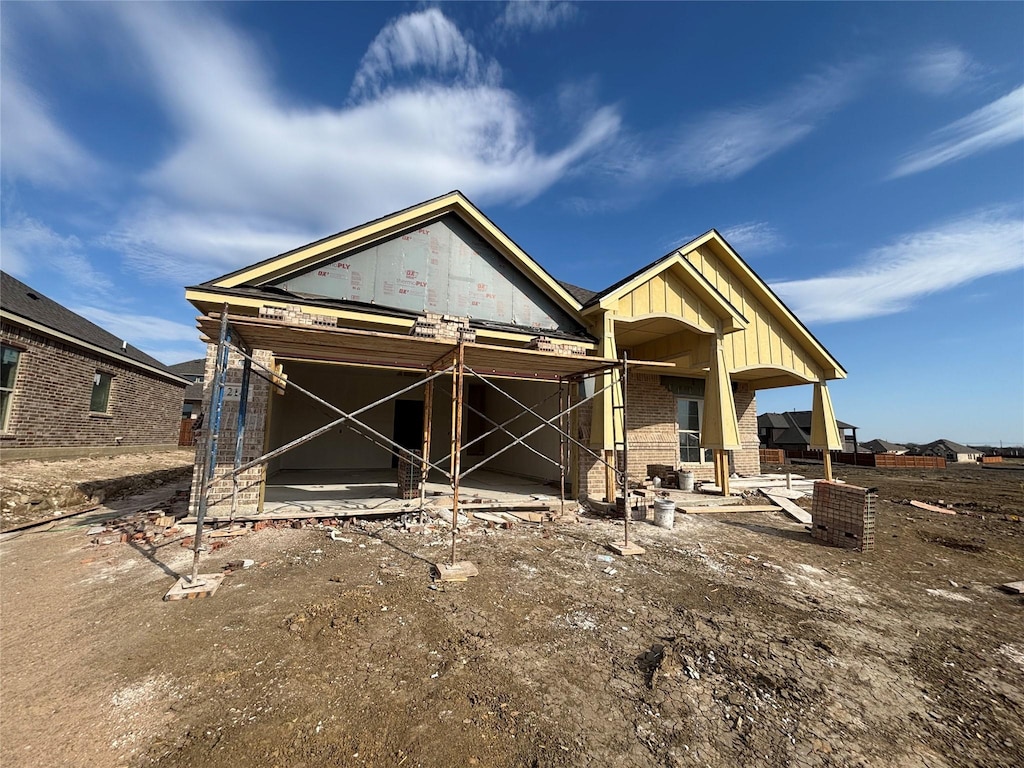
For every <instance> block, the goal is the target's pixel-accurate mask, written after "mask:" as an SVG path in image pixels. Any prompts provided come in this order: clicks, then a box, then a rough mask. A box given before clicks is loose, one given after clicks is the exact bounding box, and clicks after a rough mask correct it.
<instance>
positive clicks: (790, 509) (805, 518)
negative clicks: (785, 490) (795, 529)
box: [766, 494, 811, 525]
mask: <svg viewBox="0 0 1024 768" xmlns="http://www.w3.org/2000/svg"><path fill="white" fill-rule="evenodd" d="M766 495H767V496H768V498H769V499H771V500H772V501H773V502H775V503H776V504H778V505H779V506H780V507H782V511H783V512H785V513H786V514H787V515H789V516H790V517H792V518H793V519H794V520H796V521H797V522H798V523H803V524H804V525H810V524H811V514H810V512H808V511H807V510H806V509H804V508H802V507H798V506H797V505H796V504H794V503H793V502H792V501H790V500H789V499H785V498H783V497H782V496H775V495H774V494H766Z"/></svg>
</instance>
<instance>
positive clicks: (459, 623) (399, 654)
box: [0, 467, 1024, 768]
mask: <svg viewBox="0 0 1024 768" xmlns="http://www.w3.org/2000/svg"><path fill="white" fill-rule="evenodd" d="M769 469H770V468H768V467H766V468H765V470H766V471H769ZM794 469H795V470H796V471H799V472H801V473H802V474H805V475H807V476H808V477H811V476H814V473H815V472H816V470H815V468H812V467H798V468H794ZM837 475H838V476H839V477H841V478H843V479H846V480H848V481H849V482H851V483H855V484H858V485H865V486H870V487H877V488H878V489H879V498H880V502H879V505H878V506H879V511H878V524H877V549H876V551H874V552H870V553H858V552H852V551H847V550H841V549H836V548H830V547H826V546H822V545H821V544H819V543H817V542H815V541H813V540H812V539H811V538H810V535H809V533H808V532H807V531H806V530H805V529H804V527H803V526H801V525H800V524H797V523H793V522H791V521H789V520H788V518H785V517H783V516H782V515H781V514H780V513H741V512H737V513H729V514H710V515H708V514H705V515H678V516H677V522H676V526H675V529H674V530H664V529H660V528H656V527H654V526H651V525H647V524H644V523H637V524H635V528H634V533H635V538H636V539H637V540H638V541H639V543H641V544H642V545H643V546H644V547H646V550H647V551H646V554H644V555H643V556H640V557H635V558H619V557H614V558H612V559H611V561H610V562H608V554H609V553H608V551H607V550H606V549H605V546H604V545H605V544H606V543H608V542H610V541H614V540H615V539H616V538H619V536H620V532H621V522H618V523H616V522H614V521H611V520H603V519H590V518H581V519H580V520H578V521H577V520H575V519H574V520H572V521H566V522H556V523H549V524H545V525H544V526H534V525H528V524H522V525H517V526H515V527H514V528H512V529H511V530H496V529H495V530H491V529H485V528H483V527H482V526H480V525H474V526H473V527H471V528H467V529H466V530H465V531H464V532H463V533H462V535H460V543H459V556H460V558H465V559H469V560H472V561H473V562H474V563H476V565H477V566H478V568H479V571H480V574H479V576H477V577H475V578H472V579H470V580H469V581H467V582H465V583H447V584H439V583H434V582H432V581H431V578H430V573H431V563H433V562H437V561H441V560H443V558H445V557H446V556H447V552H448V550H447V545H448V538H447V537H445V536H442V535H433V534H431V535H424V534H413V533H407V532H404V531H402V530H398V529H396V528H394V527H392V526H391V525H390V524H389V523H387V522H385V521H364V522H362V523H359V524H356V525H352V526H350V527H348V528H346V529H345V530H343V531H342V532H341V533H340V535H339V536H338V540H332V539H331V538H330V537H329V536H328V535H327V533H326V532H325V531H323V530H317V529H311V528H307V529H302V530H292V529H266V530H262V531H259V532H254V533H250V534H248V535H245V536H240V537H238V538H237V539H233V540H231V541H230V544H228V545H227V546H226V547H224V548H222V549H219V550H217V551H215V552H211V553H210V554H208V555H206V556H205V558H204V560H203V571H207V572H215V571H219V570H220V569H221V567H222V566H223V565H224V564H226V563H227V562H229V561H232V560H239V559H243V558H248V559H252V560H253V561H254V565H253V566H252V567H251V568H248V569H238V570H235V571H233V572H232V573H231V574H230V575H229V576H227V578H226V580H225V582H224V585H223V586H222V587H221V588H220V590H219V591H218V592H217V594H216V595H215V596H214V597H212V598H209V599H203V600H193V601H183V602H163V601H162V600H161V598H162V596H163V594H164V593H165V592H166V591H167V589H168V588H169V587H170V586H171V584H172V583H173V581H174V579H175V577H176V576H177V575H179V574H181V573H184V572H186V571H187V569H188V568H189V566H190V562H191V551H190V550H188V549H185V548H183V547H182V546H180V542H178V541H164V542H160V543H158V544H144V543H143V544H138V543H128V544H122V543H112V544H102V545H97V544H92V543H90V542H91V540H92V539H91V537H90V536H89V535H87V533H86V531H87V530H88V528H89V526H91V525H94V524H95V523H96V520H97V519H98V518H97V516H96V515H95V514H90V515H88V516H86V517H85V518H83V519H79V518H74V519H73V521H62V524H60V525H56V526H54V528H52V529H51V530H49V531H46V532H42V533H33V534H25V535H22V536H20V537H19V538H16V539H14V540H10V541H6V542H4V543H2V544H0V579H2V581H0V608H2V635H0V651H2V653H0V674H2V676H0V718H2V728H0V763H2V764H3V765H4V766H5V767H11V768H13V767H15V766H25V767H29V766H32V767H37V766H38V767H42V766H53V765H75V766H77V765H83V766H84V765H88V766H96V767H97V768H102V767H104V766H138V765H160V766H194V767H195V768H202V767H205V766H210V767H211V768H212V767H215V766H217V767H219V766H224V767H225V768H227V767H228V766H230V767H231V768H237V766H239V765H253V766H268V767H269V766H281V768H284V767H285V766H288V768H300V767H302V766H306V767H307V768H312V767H313V766H349V765H351V766H362V765H365V766H407V767H408V766H461V765H478V766H691V765H692V766H714V767H716V768H717V767H719V766H721V767H722V768H725V767H726V766H738V765H742V766H753V765H764V766H868V765H870V766H901V767H903V766H933V767H937V766H1000V767H1002V766H1010V765H1022V764H1024V729H1022V728H1021V724H1022V722H1024V633H1022V628H1024V599H1022V598H1021V597H1020V596H1014V595H1009V594H1005V593H1003V592H1001V591H999V590H997V589H995V588H994V585H997V584H1000V583H1003V582H1008V581H1012V580H1018V579H1022V578H1024V522H1021V521H1020V516H1021V515H1024V471H1012V470H992V469H982V468H980V467H967V468H959V467H953V468H950V469H949V470H944V471H939V470H929V471H912V470H874V469H857V470H855V469H848V468H837ZM174 490H176V488H175V487H174V486H168V487H166V488H162V489H157V490H156V491H153V492H151V494H150V498H151V499H152V502H153V505H154V506H155V507H158V506H159V504H160V501H161V499H162V498H163V499H165V498H167V495H168V494H169V493H171V492H172V491H174ZM907 499H918V500H921V501H927V502H931V503H936V502H938V501H939V500H942V502H943V503H948V504H953V505H954V506H955V507H956V508H957V509H958V510H959V511H960V512H961V514H957V515H942V514H938V513H934V512H928V511H923V510H919V509H916V508H913V507H911V506H909V505H907V504H904V503H903V502H904V501H905V500H907ZM133 501H137V500H133Z"/></svg>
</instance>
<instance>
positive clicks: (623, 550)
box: [608, 541, 647, 557]
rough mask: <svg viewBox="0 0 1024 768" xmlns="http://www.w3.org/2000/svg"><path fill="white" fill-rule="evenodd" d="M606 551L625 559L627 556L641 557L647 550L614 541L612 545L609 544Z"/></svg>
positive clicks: (631, 544)
mask: <svg viewBox="0 0 1024 768" xmlns="http://www.w3.org/2000/svg"><path fill="white" fill-rule="evenodd" d="M608 549H610V550H611V551H612V552H614V553H615V554H617V555H622V556H623V557H626V556H628V555H642V554H643V553H644V552H646V551H647V550H646V549H644V548H643V547H638V546H637V545H636V544H633V543H632V542H630V543H629V544H627V543H626V542H624V541H616V542H615V543H614V544H609V545H608Z"/></svg>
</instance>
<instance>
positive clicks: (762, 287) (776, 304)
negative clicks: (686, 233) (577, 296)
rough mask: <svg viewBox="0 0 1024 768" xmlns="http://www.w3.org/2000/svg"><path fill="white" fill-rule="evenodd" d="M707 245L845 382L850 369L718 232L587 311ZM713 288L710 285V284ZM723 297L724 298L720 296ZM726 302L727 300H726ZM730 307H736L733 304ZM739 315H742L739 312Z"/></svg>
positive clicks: (624, 283)
mask: <svg viewBox="0 0 1024 768" xmlns="http://www.w3.org/2000/svg"><path fill="white" fill-rule="evenodd" d="M707 243H714V244H715V245H716V246H718V254H717V255H719V256H720V257H723V256H724V257H725V258H724V260H725V261H726V262H727V266H728V267H729V268H730V270H731V271H733V272H734V273H735V274H736V275H737V276H738V277H739V278H740V280H741V281H742V282H743V283H744V285H746V286H747V287H748V288H749V289H750V290H751V291H752V292H753V293H754V294H755V295H756V296H757V298H758V299H759V300H760V301H761V303H763V304H764V305H765V306H766V307H768V309H769V310H770V311H771V312H772V313H773V314H774V315H776V316H778V317H779V318H780V319H781V320H782V321H783V323H784V324H785V325H786V326H788V330H789V331H790V332H791V333H792V334H793V335H794V337H795V338H797V339H799V340H801V341H803V342H805V343H806V345H807V346H808V348H809V349H810V350H812V351H813V352H814V353H815V354H816V355H817V356H818V357H820V358H821V360H822V361H824V362H825V363H827V364H828V366H830V367H831V368H833V369H834V371H835V373H836V376H835V377H834V378H845V377H846V369H845V368H843V366H841V365H840V364H839V361H838V360H836V359H835V358H834V357H833V356H832V354H831V353H830V352H829V351H828V350H827V349H826V348H825V346H824V345H823V344H822V343H821V342H820V341H818V339H817V338H816V337H815V336H814V334H813V333H811V332H810V330H808V328H807V326H805V325H804V324H803V322H801V321H800V319H799V318H798V317H797V316H796V315H795V314H794V313H793V311H792V310H791V309H790V308H789V307H787V306H786V305H785V303H784V302H783V301H782V299H780V298H779V297H778V296H777V295H776V294H775V292H774V291H773V290H772V289H771V288H770V287H768V284H767V283H766V282H764V280H762V279H761V278H760V277H759V276H758V275H757V273H756V272H754V270H752V269H751V268H750V266H749V265H748V264H747V263H746V262H745V261H744V260H743V259H742V258H741V257H740V255H739V254H738V253H736V251H735V250H734V249H733V247H732V246H731V245H729V243H728V241H727V240H726V239H725V238H724V237H722V235H721V234H720V233H719V232H718V230H716V229H710V230H708V231H707V232H705V233H704V234H703V235H701V236H700V237H697V238H695V239H693V240H691V241H690V242H688V243H685V244H684V245H681V246H679V247H678V248H675V249H674V250H672V251H670V252H669V253H667V254H665V255H664V256H662V257H661V258H658V259H655V260H654V261H652V262H651V263H650V264H647V265H646V266H643V267H641V268H640V269H638V270H637V271H636V272H634V273H633V274H631V275H629V276H628V277H624V278H623V279H622V280H619V281H618V282H616V283H613V284H612V285H610V286H608V287H607V288H605V289H604V290H603V291H599V292H598V293H597V294H595V295H594V296H592V297H591V298H590V299H589V300H587V302H586V303H585V304H584V309H587V308H589V307H592V306H594V305H595V304H599V303H601V302H602V301H603V300H605V299H608V298H609V297H612V296H613V295H616V294H619V293H623V294H624V293H626V292H628V291H630V290H632V289H633V288H635V287H637V285H639V284H640V283H641V282H643V281H644V280H645V279H646V276H647V275H649V274H650V273H654V272H657V271H658V269H657V268H658V267H661V266H663V265H665V263H666V262H668V261H669V260H671V259H672V258H673V257H675V256H680V257H682V258H683V260H684V261H686V262H687V263H689V259H687V258H686V257H687V256H688V255H689V254H690V253H692V252H693V251H695V250H697V249H698V248H700V247H701V246H702V245H705V244H707ZM709 285H710V283H709ZM712 289H713V290H714V291H715V292H716V293H718V290H717V289H716V288H714V286H712ZM719 295H721V294H720V293H719ZM722 298H723V300H725V297H724V296H723V297H722ZM729 306H732V305H731V304H730V305H729ZM737 314H739V313H738V312H737ZM740 317H742V315H740Z"/></svg>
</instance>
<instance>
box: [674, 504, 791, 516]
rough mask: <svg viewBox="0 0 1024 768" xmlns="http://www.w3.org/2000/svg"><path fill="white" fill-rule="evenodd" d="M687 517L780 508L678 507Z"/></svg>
mask: <svg viewBox="0 0 1024 768" xmlns="http://www.w3.org/2000/svg"><path fill="white" fill-rule="evenodd" d="M676 509H677V510H678V511H680V512H684V513H686V514H687V515H718V514H725V513H727V512H778V511H779V508H778V507H776V506H770V505H768V504H725V505H717V506H710V505H709V506H698V507H676Z"/></svg>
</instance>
